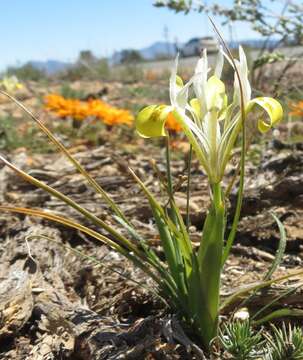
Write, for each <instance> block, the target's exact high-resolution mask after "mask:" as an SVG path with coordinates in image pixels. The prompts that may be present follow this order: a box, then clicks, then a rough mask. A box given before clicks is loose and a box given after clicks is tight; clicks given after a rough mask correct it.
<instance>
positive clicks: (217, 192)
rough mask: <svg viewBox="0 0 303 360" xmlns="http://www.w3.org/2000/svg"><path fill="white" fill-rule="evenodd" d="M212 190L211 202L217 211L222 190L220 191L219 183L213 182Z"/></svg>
mask: <svg viewBox="0 0 303 360" xmlns="http://www.w3.org/2000/svg"><path fill="white" fill-rule="evenodd" d="M212 191H213V204H214V207H215V209H216V211H217V210H218V209H219V208H220V207H221V205H222V191H221V185H220V183H217V184H213V186H212Z"/></svg>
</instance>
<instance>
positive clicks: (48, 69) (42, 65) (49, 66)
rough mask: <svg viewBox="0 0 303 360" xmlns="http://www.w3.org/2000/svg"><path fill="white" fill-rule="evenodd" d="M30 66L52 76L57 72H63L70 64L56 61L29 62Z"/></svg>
mask: <svg viewBox="0 0 303 360" xmlns="http://www.w3.org/2000/svg"><path fill="white" fill-rule="evenodd" d="M28 63H29V64H30V65H32V66H33V67H34V68H36V69H39V70H42V71H44V72H45V73H46V74H47V75H53V74H55V73H57V72H60V71H63V70H65V69H67V68H69V67H70V66H72V64H71V63H67V62H63V61H58V60H46V61H34V60H32V61H29V62H28Z"/></svg>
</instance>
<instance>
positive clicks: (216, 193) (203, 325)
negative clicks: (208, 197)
mask: <svg viewBox="0 0 303 360" xmlns="http://www.w3.org/2000/svg"><path fill="white" fill-rule="evenodd" d="M212 195H213V199H212V204H211V207H210V209H209V212H208V214H207V217H206V220H205V223H204V227H203V235H202V241H201V245H200V248H199V252H198V262H199V269H200V279H201V280H200V281H201V309H200V314H199V322H200V329H201V338H202V340H203V343H204V345H205V346H206V347H209V343H210V342H211V340H212V339H213V338H215V337H216V336H217V333H218V319H219V304H220V283H221V271H222V267H221V264H222V253H223V241H224V239H223V237H224V225H225V207H224V201H222V190H221V184H220V183H216V184H213V185H212Z"/></svg>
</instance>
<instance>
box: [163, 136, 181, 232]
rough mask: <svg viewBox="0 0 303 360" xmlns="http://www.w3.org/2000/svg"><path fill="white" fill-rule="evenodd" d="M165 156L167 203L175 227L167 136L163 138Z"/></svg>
mask: <svg viewBox="0 0 303 360" xmlns="http://www.w3.org/2000/svg"><path fill="white" fill-rule="evenodd" d="M165 154H166V174H167V192H168V196H169V203H170V209H169V210H170V211H169V212H170V215H171V218H172V221H173V222H174V224H175V225H177V223H178V221H177V216H176V213H175V211H174V207H173V204H172V203H173V202H174V188H173V181H172V174H171V165H170V148H169V134H167V136H165Z"/></svg>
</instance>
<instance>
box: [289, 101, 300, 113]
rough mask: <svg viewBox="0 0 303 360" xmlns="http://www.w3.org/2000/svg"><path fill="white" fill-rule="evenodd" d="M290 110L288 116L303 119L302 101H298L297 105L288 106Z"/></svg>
mask: <svg viewBox="0 0 303 360" xmlns="http://www.w3.org/2000/svg"><path fill="white" fill-rule="evenodd" d="M289 107H290V109H291V110H292V111H291V112H290V113H289V115H294V116H301V117H303V101H302V100H301V101H298V102H297V103H291V104H289Z"/></svg>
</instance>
